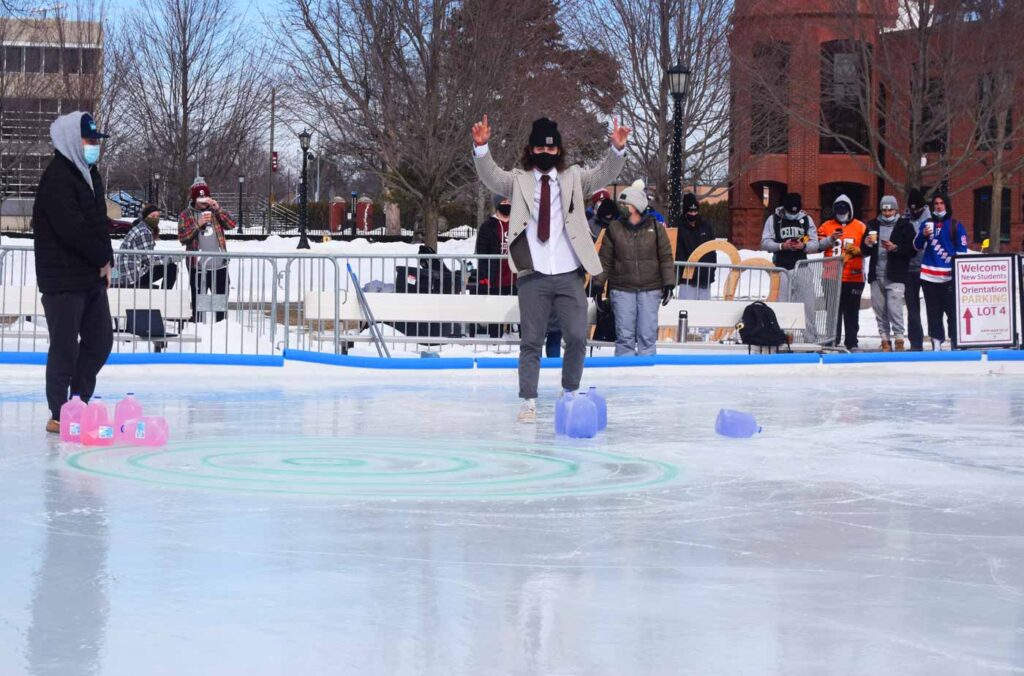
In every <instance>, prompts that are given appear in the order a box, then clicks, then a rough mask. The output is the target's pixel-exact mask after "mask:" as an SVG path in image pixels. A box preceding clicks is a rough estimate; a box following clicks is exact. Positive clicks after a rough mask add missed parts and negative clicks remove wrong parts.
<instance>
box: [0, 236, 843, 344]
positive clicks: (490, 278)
mask: <svg viewBox="0 0 1024 676" xmlns="http://www.w3.org/2000/svg"><path fill="white" fill-rule="evenodd" d="M115 257H130V258H136V259H142V260H145V261H146V266H145V267H146V268H147V271H148V272H147V274H146V275H145V279H118V280H116V282H115V286H114V288H113V289H112V290H111V292H110V293H109V294H108V296H109V298H110V299H111V314H112V317H113V320H114V329H115V331H116V339H115V344H114V350H115V351H118V352H139V351H154V350H166V351H171V352H175V351H180V352H192V353H210V354H280V353H281V351H282V350H284V349H301V350H309V351H317V352H330V353H337V352H345V351H347V350H348V349H350V348H352V347H354V346H357V345H359V346H362V347H364V348H366V349H369V350H371V351H372V347H371V346H370V345H369V343H370V342H371V341H372V337H371V335H370V334H371V332H370V331H369V325H368V323H367V322H366V320H365V317H360V318H359V319H354V318H353V316H354V315H353V314H352V313H351V312H348V314H344V315H343V313H342V311H341V310H342V305H343V303H346V301H348V300H351V299H350V295H349V294H350V293H354V288H353V285H354V284H355V283H357V282H356V281H355V280H358V284H359V285H360V287H361V288H362V289H363V290H364V291H365V292H366V293H367V294H368V296H369V297H370V299H371V303H372V302H373V297H374V294H383V293H399V294H413V295H436V294H446V295H453V294H454V295H462V294H472V295H483V296H489V297H503V298H508V297H511V296H515V295H516V286H515V283H514V279H513V278H510V277H509V274H508V269H507V268H506V267H505V264H504V261H505V259H504V257H503V256H500V255H493V256H486V255H476V254H401V253H383V254H348V255H345V254H336V253H331V254H314V253H305V252H294V253H293V252H288V253H207V252H184V251H164V250H158V251H137V252H128V251H116V252H115ZM347 266H351V268H352V271H353V273H354V274H355V279H353V278H350V277H349V276H348V274H347V271H346V270H347ZM675 267H676V273H677V277H678V279H679V280H680V282H681V284H680V286H679V291H678V295H679V296H680V297H684V298H693V299H702V298H706V299H708V300H747V301H751V302H752V301H754V300H770V299H778V300H790V301H798V302H803V303H804V304H805V306H806V307H807V308H808V313H809V314H808V317H809V321H808V326H809V327H812V328H809V329H808V336H807V340H808V342H817V343H821V344H826V343H827V342H828V341H829V340H830V339H832V338H834V336H835V324H836V320H837V318H838V303H839V284H840V281H839V280H841V277H842V274H841V271H842V261H841V260H839V259H827V260H823V259H814V260H810V261H805V262H802V263H801V264H799V265H798V266H797V268H796V269H795V270H793V271H786V270H783V269H781V268H773V267H763V266H758V265H743V264H741V265H731V264H720V265H719V264H710V263H677V264H676V266H675ZM171 270H174V271H175V272H171ZM712 270H713V271H714V280H713V281H712V280H711V279H710V274H711V271H712ZM175 275H176V280H175V284H174V285H173V287H170V288H169V277H171V276H175ZM690 279H695V280H696V281H697V284H696V285H692V286H691V285H690V284H688V283H687V281H688V280H690ZM509 282H511V283H509ZM705 282H706V283H705ZM193 290H194V292H195V301H194V302H193ZM593 291H594V289H593V286H592V283H591V282H589V281H588V286H587V289H586V292H587V294H588V295H593ZM0 292H2V294H0V350H4V351H16V352H38V351H45V350H46V348H47V344H48V335H47V332H46V324H45V318H44V316H43V315H44V313H43V308H42V304H41V302H40V300H39V293H38V290H37V288H36V282H35V268H34V264H33V250H32V247H31V246H5V247H0ZM691 293H692V294H694V295H692V296H689V295H688V294H691ZM311 301H316V303H315V304H312V303H311ZM324 301H329V302H330V305H328V306H324V305H323V302H324ZM349 307H351V306H349ZM153 311H158V312H159V313H160V319H161V320H162V324H163V327H162V329H163V331H160V329H161V327H159V326H156V325H155V324H154V323H153V322H155V318H154V317H153V316H152V315H153V314H154V313H153ZM356 316H358V315H356ZM140 322H142V323H141V324H140ZM145 322H150V324H149V325H146V324H145ZM377 328H379V329H380V332H379V337H382V338H383V340H384V341H385V342H386V344H387V345H388V346H389V349H390V350H392V351H402V350H404V351H415V352H419V351H422V350H430V351H436V350H442V349H451V348H453V347H455V346H472V347H473V349H488V350H491V351H494V350H497V351H504V350H506V349H507V350H508V351H509V352H511V351H513V350H514V349H516V348H517V347H518V341H519V335H518V326H516V325H514V324H510V323H499V324H495V323H478V322H473V321H471V319H469V320H467V321H450V320H446V321H440V320H437V321H433V320H432V321H424V320H423V318H422V317H421V318H419V320H418V321H412V320H410V321H395V320H394V319H393V318H392V319H388V320H387V321H386V322H382V323H380V324H379V325H378V327H377ZM172 334H173V335H172ZM707 337H708V338H713V337H712V336H707Z"/></svg>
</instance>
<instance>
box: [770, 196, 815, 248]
mask: <svg viewBox="0 0 1024 676" xmlns="http://www.w3.org/2000/svg"><path fill="white" fill-rule="evenodd" d="M775 215H776V216H778V217H779V218H781V219H782V221H783V224H785V222H786V221H799V220H800V219H801V218H807V246H806V248H805V249H804V253H818V251H819V247H818V226H816V225H815V224H814V219H813V218H811V217H810V216H808V215H807V213H806V212H805V211H803V210H801V211H800V212H799V213H796V214H790V213H788V212H787V211H786V210H785V209H783V208H782V207H779V208H777V209H776V210H775ZM761 249H762V251H770V252H772V253H775V252H777V251H781V250H782V243H781V242H778V241H776V239H775V217H774V216H769V217H768V218H767V220H765V222H764V228H763V229H762V231H761Z"/></svg>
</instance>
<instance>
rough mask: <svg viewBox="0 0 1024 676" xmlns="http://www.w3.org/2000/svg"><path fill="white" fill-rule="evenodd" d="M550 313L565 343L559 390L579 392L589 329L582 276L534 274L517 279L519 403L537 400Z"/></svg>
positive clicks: (575, 273)
mask: <svg viewBox="0 0 1024 676" xmlns="http://www.w3.org/2000/svg"><path fill="white" fill-rule="evenodd" d="M552 312H554V313H555V315H556V316H557V317H558V324H559V326H560V327H561V329H562V340H563V341H564V342H565V354H564V355H563V356H562V389H565V390H578V389H579V387H580V379H581V378H582V377H583V359H584V357H585V356H586V354H587V332H588V330H589V328H590V323H589V322H588V321H587V295H586V294H585V293H584V292H583V276H582V275H580V274H579V273H578V272H566V273H563V274H560V275H542V274H540V273H539V272H534V273H532V274H529V275H526V276H525V277H520V278H519V332H520V338H521V341H520V344H519V397H520V398H522V399H536V398H537V383H538V382H539V381H540V355H541V350H543V349H544V338H545V336H546V335H547V331H548V318H549V317H550V316H551V313H552Z"/></svg>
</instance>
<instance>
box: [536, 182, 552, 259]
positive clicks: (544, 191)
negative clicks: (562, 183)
mask: <svg viewBox="0 0 1024 676" xmlns="http://www.w3.org/2000/svg"><path fill="white" fill-rule="evenodd" d="M550 234H551V177H550V176H548V175H547V174H544V175H543V176H541V177H540V209H538V210H537V239H539V240H540V241H542V242H546V241H548V236H549V235H550Z"/></svg>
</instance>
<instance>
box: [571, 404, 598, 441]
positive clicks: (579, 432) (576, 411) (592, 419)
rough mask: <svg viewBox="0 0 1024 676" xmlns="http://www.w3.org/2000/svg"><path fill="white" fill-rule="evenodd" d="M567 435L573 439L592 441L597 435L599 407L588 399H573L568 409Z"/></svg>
mask: <svg viewBox="0 0 1024 676" xmlns="http://www.w3.org/2000/svg"><path fill="white" fill-rule="evenodd" d="M566 408H567V409H568V410H567V412H566V418H567V420H566V423H565V433H566V434H568V435H569V436H570V437H572V438H573V439H590V438H592V437H594V436H595V435H596V434H597V406H595V405H594V402H592V401H590V399H589V398H588V397H573V399H572V401H571V402H569V405H568V406H567V407H566Z"/></svg>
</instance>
